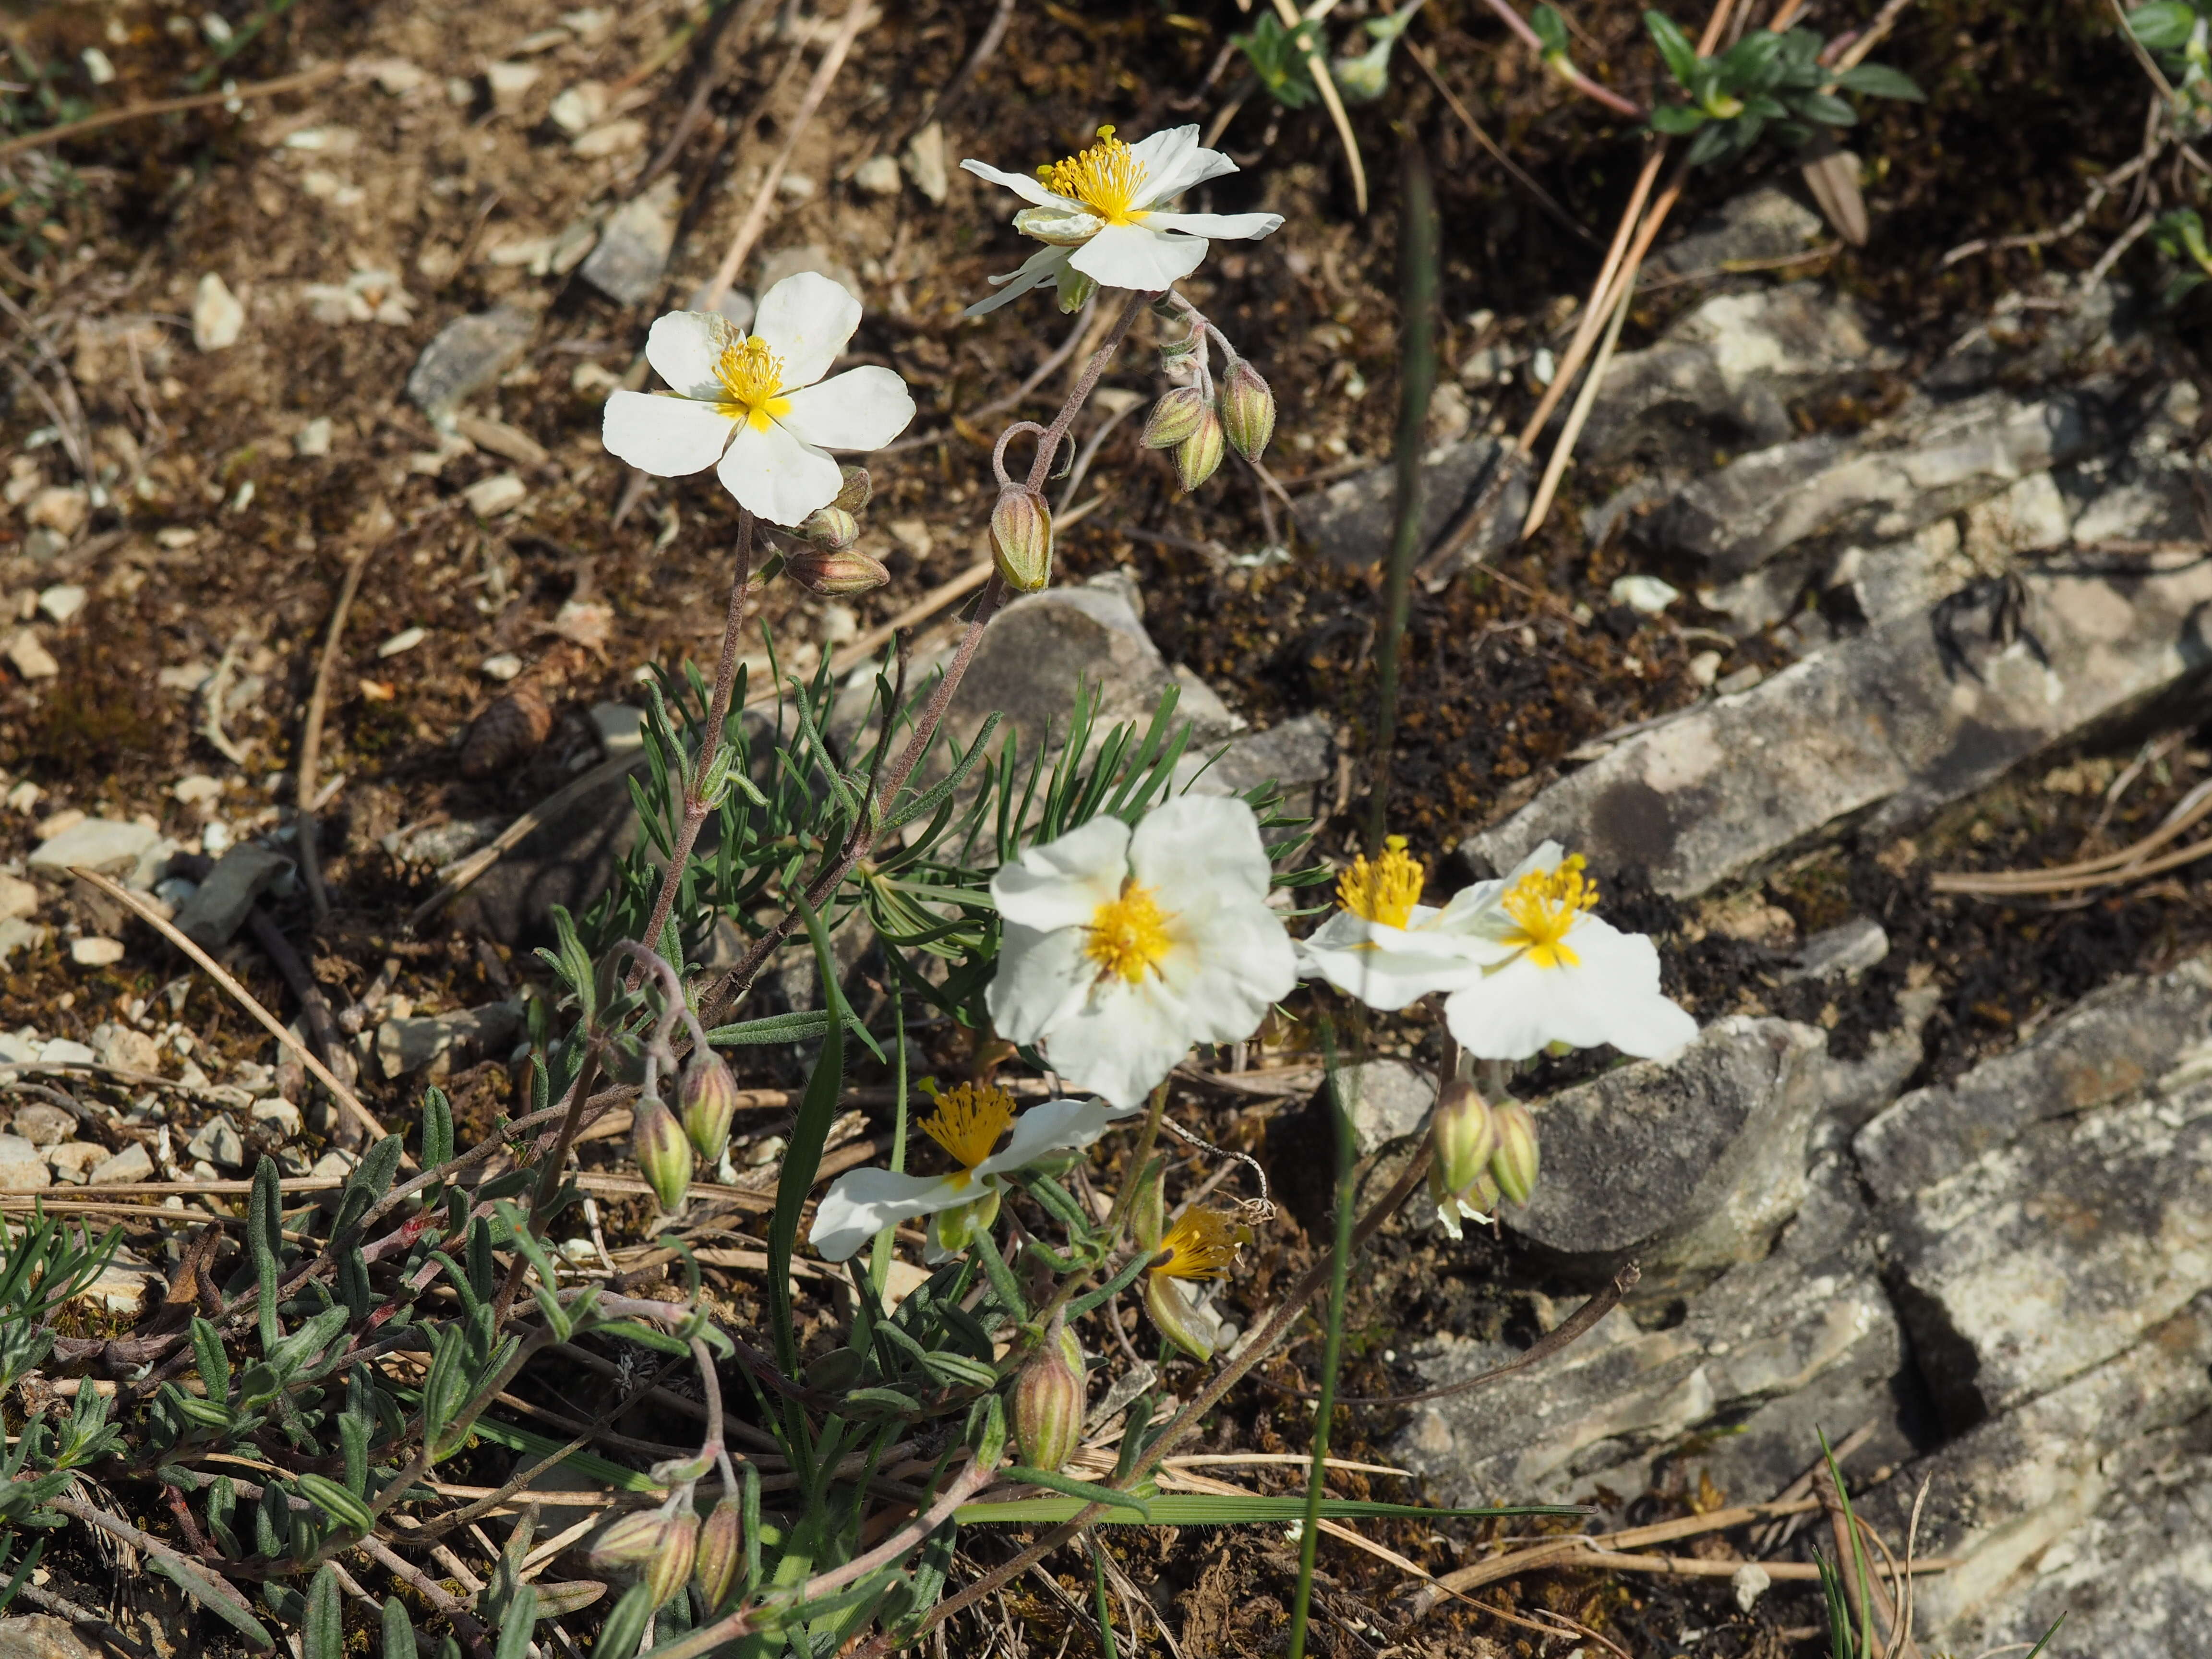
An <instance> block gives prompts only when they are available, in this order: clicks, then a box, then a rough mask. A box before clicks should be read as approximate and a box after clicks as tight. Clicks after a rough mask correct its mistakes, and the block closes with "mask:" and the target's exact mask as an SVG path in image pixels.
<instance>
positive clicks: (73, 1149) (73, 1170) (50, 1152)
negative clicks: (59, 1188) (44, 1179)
mask: <svg viewBox="0 0 2212 1659" xmlns="http://www.w3.org/2000/svg"><path fill="white" fill-rule="evenodd" d="M106 1162H107V1148H106V1147H105V1146H101V1145H100V1143H99V1142H98V1141H96V1140H64V1142H62V1143H61V1145H59V1146H49V1147H47V1148H46V1164H47V1167H48V1168H50V1169H52V1170H53V1172H54V1178H55V1179H56V1180H57V1181H61V1182H67V1183H68V1184H69V1185H70V1186H73V1187H82V1185H83V1184H84V1179H85V1176H86V1175H87V1174H88V1172H90V1171H91V1170H94V1169H96V1168H98V1167H99V1166H100V1164H105V1163H106Z"/></svg>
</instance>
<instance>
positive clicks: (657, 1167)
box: [630, 1100, 691, 1212]
mask: <svg viewBox="0 0 2212 1659" xmlns="http://www.w3.org/2000/svg"><path fill="white" fill-rule="evenodd" d="M630 1152H631V1155H632V1156H633V1157H635V1158H636V1159H637V1170H638V1173H639V1174H640V1175H641V1176H644V1177H645V1184H646V1185H647V1186H648V1187H650V1188H653V1196H654V1197H655V1198H657V1199H659V1200H660V1207H661V1208H662V1209H663V1210H665V1211H670V1212H673V1211H675V1210H677V1209H678V1208H679V1207H681V1206H682V1205H683V1202H684V1194H685V1193H687V1192H689V1191H690V1189H691V1143H690V1141H689V1140H686V1139H684V1131H683V1130H682V1129H680V1128H679V1127H677V1123H676V1119H675V1117H674V1115H672V1114H671V1113H670V1111H669V1109H668V1108H666V1107H665V1106H664V1105H662V1104H661V1103H659V1101H657V1100H656V1101H654V1102H653V1103H651V1104H650V1105H648V1106H647V1107H646V1108H645V1109H643V1110H642V1111H641V1112H640V1113H639V1114H638V1116H637V1130H636V1134H635V1139H633V1141H632V1143H631V1146H630Z"/></svg>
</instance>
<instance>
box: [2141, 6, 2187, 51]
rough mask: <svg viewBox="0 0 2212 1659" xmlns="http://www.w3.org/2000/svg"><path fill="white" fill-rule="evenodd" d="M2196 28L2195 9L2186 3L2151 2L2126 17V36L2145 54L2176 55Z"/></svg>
mask: <svg viewBox="0 0 2212 1659" xmlns="http://www.w3.org/2000/svg"><path fill="white" fill-rule="evenodd" d="M2196 27H2197V9H2196V8H2195V7H2194V6H2191V5H2189V4H2187V3H2186V0H2151V3H2150V4H2149V5H2148V6H2137V7H2136V9H2134V10H2133V11H2131V12H2130V13H2129V14H2128V33H2130V34H2132V35H2134V36H2135V38H2136V40H2139V41H2141V42H2142V45H2143V46H2144V48H2145V49H2146V50H2147V51H2150V52H2178V51H2179V50H2180V49H2181V47H2183V46H2185V45H2187V44H2188V40H2189V36H2190V33H2191V31H2192V30H2194V29H2195V28H2196Z"/></svg>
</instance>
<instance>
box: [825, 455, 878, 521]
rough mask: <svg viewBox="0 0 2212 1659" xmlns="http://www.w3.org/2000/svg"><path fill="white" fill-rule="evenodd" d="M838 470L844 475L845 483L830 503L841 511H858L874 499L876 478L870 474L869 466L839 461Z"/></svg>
mask: <svg viewBox="0 0 2212 1659" xmlns="http://www.w3.org/2000/svg"><path fill="white" fill-rule="evenodd" d="M837 471H838V472H839V473H840V474H841V475H842V477H843V478H844V483H843V484H842V485H841V486H840V487H839V489H838V491H837V499H836V501H832V502H830V503H829V505H830V506H832V507H836V508H837V509H839V510H840V511H841V512H845V513H858V512H859V511H860V509H861V508H862V507H866V505H867V504H868V502H869V501H871V500H872V499H873V497H874V495H875V493H876V483H875V480H874V479H872V478H871V477H869V476H868V469H867V468H866V467H865V466H854V465H853V464H852V462H850V461H841V462H839V463H838V465H837Z"/></svg>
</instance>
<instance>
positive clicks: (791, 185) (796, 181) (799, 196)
mask: <svg viewBox="0 0 2212 1659" xmlns="http://www.w3.org/2000/svg"><path fill="white" fill-rule="evenodd" d="M821 188H822V186H821V185H817V184H816V183H815V182H814V178H813V175H812V174H811V173H785V174H784V175H783V177H782V178H781V179H777V180H776V181H775V193H776V194H777V195H779V196H781V197H785V198H787V200H790V201H793V202H807V201H811V200H812V199H813V198H814V196H815V194H816V192H817V191H819V190H820V189H821Z"/></svg>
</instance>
